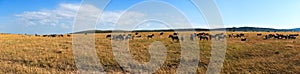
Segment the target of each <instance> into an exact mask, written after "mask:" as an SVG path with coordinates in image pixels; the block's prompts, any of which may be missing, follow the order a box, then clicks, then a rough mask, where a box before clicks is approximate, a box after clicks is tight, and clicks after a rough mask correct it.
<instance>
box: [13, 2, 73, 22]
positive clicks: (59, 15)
mask: <svg viewBox="0 0 300 74" xmlns="http://www.w3.org/2000/svg"><path fill="white" fill-rule="evenodd" d="M78 7H79V4H60V5H59V7H58V8H56V9H54V10H40V11H25V12H24V13H22V14H17V15H16V16H17V17H18V22H20V23H22V24H25V25H27V26H34V25H51V26H57V25H62V24H70V23H69V22H70V21H72V20H73V19H74V16H75V14H76V11H77V9H78ZM69 26H70V25H69Z"/></svg>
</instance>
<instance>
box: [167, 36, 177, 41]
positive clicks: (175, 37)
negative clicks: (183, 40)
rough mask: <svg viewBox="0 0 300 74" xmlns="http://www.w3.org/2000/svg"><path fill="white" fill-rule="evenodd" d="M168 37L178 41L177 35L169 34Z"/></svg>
mask: <svg viewBox="0 0 300 74" xmlns="http://www.w3.org/2000/svg"><path fill="white" fill-rule="evenodd" d="M168 38H171V39H172V41H175V40H176V41H179V38H178V36H177V35H169V37H168Z"/></svg>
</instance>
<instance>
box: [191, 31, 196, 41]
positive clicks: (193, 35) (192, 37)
mask: <svg viewBox="0 0 300 74" xmlns="http://www.w3.org/2000/svg"><path fill="white" fill-rule="evenodd" d="M196 36H197V34H196V33H194V34H191V35H190V40H191V41H194V40H195V37H196Z"/></svg>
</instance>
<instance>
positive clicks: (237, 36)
mask: <svg viewBox="0 0 300 74" xmlns="http://www.w3.org/2000/svg"><path fill="white" fill-rule="evenodd" d="M241 37H242V36H241V35H240V34H236V35H234V36H233V38H241Z"/></svg>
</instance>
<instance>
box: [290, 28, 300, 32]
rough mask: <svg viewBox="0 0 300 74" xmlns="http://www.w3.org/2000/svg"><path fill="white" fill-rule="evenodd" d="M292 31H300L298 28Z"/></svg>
mask: <svg viewBox="0 0 300 74" xmlns="http://www.w3.org/2000/svg"><path fill="white" fill-rule="evenodd" d="M292 30H294V31H300V28H294V29H292Z"/></svg>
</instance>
